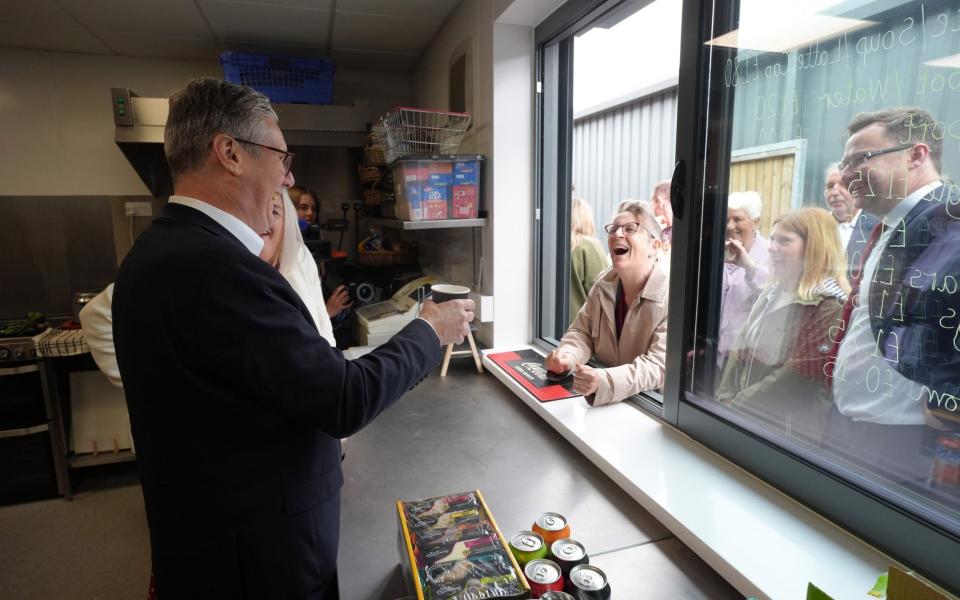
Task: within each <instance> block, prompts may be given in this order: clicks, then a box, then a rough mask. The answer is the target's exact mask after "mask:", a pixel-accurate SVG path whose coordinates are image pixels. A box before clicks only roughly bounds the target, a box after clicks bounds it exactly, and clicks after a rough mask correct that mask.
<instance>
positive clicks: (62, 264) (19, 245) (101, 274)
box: [0, 196, 117, 319]
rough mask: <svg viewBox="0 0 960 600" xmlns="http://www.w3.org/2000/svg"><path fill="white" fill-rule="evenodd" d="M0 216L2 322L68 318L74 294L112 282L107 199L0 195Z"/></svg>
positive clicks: (113, 252)
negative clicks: (33, 316) (34, 316)
mask: <svg viewBox="0 0 960 600" xmlns="http://www.w3.org/2000/svg"><path fill="white" fill-rule="evenodd" d="M0 215H2V217H3V235H0V319H8V318H14V317H22V316H23V315H24V314H25V313H26V312H27V311H40V312H43V313H45V314H48V315H69V314H71V312H72V301H73V293H74V292H78V291H100V290H101V289H103V288H104V287H106V285H107V284H108V283H110V282H111V281H113V276H114V272H115V271H116V268H117V258H116V249H115V246H114V236H113V223H112V206H111V201H110V199H108V198H63V197H56V198H51V197H37V196H30V197H0Z"/></svg>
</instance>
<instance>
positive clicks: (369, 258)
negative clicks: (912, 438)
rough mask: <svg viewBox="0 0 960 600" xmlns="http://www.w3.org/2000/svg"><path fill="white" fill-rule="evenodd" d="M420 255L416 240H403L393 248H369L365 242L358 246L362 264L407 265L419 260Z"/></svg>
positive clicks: (359, 258) (358, 257) (358, 255)
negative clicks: (364, 244)
mask: <svg viewBox="0 0 960 600" xmlns="http://www.w3.org/2000/svg"><path fill="white" fill-rule="evenodd" d="M419 257H420V246H419V245H418V244H417V243H416V242H402V244H401V245H400V247H398V248H395V249H393V250H367V249H365V248H364V247H363V244H360V245H358V246H357V259H358V260H359V261H360V264H361V265H367V266H386V265H405V264H411V263H415V262H417V259H418V258H419Z"/></svg>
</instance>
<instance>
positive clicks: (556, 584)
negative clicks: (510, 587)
mask: <svg viewBox="0 0 960 600" xmlns="http://www.w3.org/2000/svg"><path fill="white" fill-rule="evenodd" d="M523 574H524V575H526V577H527V583H529V584H530V596H531V597H533V598H539V597H540V596H542V595H543V594H544V593H546V592H550V591H554V592H562V591H563V583H564V582H563V574H562V573H561V572H560V567H558V566H557V563H555V562H553V561H552V560H548V559H546V558H538V559H536V560H531V561H530V562H528V563H527V566H525V567H524V568H523Z"/></svg>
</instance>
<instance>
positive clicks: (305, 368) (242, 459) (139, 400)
mask: <svg viewBox="0 0 960 600" xmlns="http://www.w3.org/2000/svg"><path fill="white" fill-rule="evenodd" d="M113 319H114V321H113V323H114V337H115V344H116V349H117V361H118V363H119V366H120V373H121V375H122V378H123V384H124V390H125V392H126V398H127V404H128V407H129V412H130V422H131V426H132V429H133V436H134V440H135V442H136V448H137V460H138V463H139V467H140V473H141V480H142V483H143V492H144V500H145V503H146V508H147V518H148V521H149V525H150V536H151V542H152V546H153V559H154V569H155V571H156V575H157V585H158V590H159V593H160V594H161V595H162V596H161V597H164V598H167V597H170V598H186V597H230V598H240V597H284V598H287V597H289V598H299V597H309V598H322V597H324V596H323V593H324V592H323V591H322V590H323V588H324V587H325V586H326V587H328V588H329V585H328V584H329V583H330V578H331V577H332V578H333V579H334V580H335V568H336V564H335V560H336V543H337V535H338V523H339V488H340V486H341V484H342V482H343V475H342V472H341V469H340V457H341V452H340V441H339V438H341V437H345V436H348V435H351V434H353V433H355V432H357V431H358V430H359V429H360V428H362V427H363V426H364V425H366V424H367V423H369V422H370V421H371V420H373V418H374V417H376V416H377V415H378V414H379V413H380V412H382V411H383V410H384V409H385V408H387V407H388V406H390V405H391V404H392V403H393V402H395V401H396V400H397V399H399V398H400V396H401V395H402V394H403V393H405V392H406V391H407V390H409V389H411V388H412V387H413V386H414V385H416V384H417V383H418V382H419V381H420V380H421V379H422V378H423V377H425V376H426V375H427V373H428V372H429V371H430V370H432V369H433V368H434V367H435V366H436V365H437V363H438V362H439V361H440V358H441V346H440V344H439V342H438V339H437V336H436V334H435V333H434V331H433V330H432V328H431V327H430V325H429V324H428V323H426V322H424V321H422V320H415V321H414V322H413V323H411V324H410V325H408V326H407V327H405V328H404V329H403V330H402V331H401V332H400V333H398V334H397V335H396V336H395V337H394V338H393V339H392V340H390V341H389V342H388V343H386V344H384V345H383V346H381V347H380V348H379V349H378V350H377V351H375V352H373V353H371V354H369V355H367V356H365V357H363V358H361V359H358V360H355V361H346V360H344V358H343V356H342V354H341V352H340V351H339V350H337V349H335V348H331V347H330V346H329V345H328V344H327V342H326V341H324V340H323V338H321V337H320V335H319V333H318V332H317V330H316V328H315V326H314V324H313V322H312V320H311V318H310V315H309V313H308V311H307V309H306V307H305V306H304V304H303V302H302V301H301V300H300V298H299V297H298V296H297V294H296V293H295V292H294V291H293V289H292V288H291V287H290V285H289V284H288V283H287V281H286V280H285V279H284V278H283V277H282V276H281V275H280V274H279V273H278V272H277V271H276V270H275V269H273V268H271V267H270V266H269V265H267V263H265V262H264V261H262V260H261V259H260V258H258V257H257V256H255V255H253V254H252V253H251V252H250V251H249V250H248V249H247V248H246V247H244V246H243V245H242V244H241V243H240V242H239V241H238V240H237V239H236V238H235V237H234V236H233V235H231V234H230V233H229V232H227V231H226V230H225V229H223V228H222V227H221V226H220V225H218V224H217V223H216V222H215V221H213V220H212V219H210V218H208V217H207V216H206V215H204V214H203V213H201V212H199V211H196V210H194V209H192V208H189V207H186V206H182V205H175V204H170V205H167V206H166V207H164V209H163V211H162V212H161V214H160V216H159V217H158V218H157V219H156V220H155V221H154V222H153V224H152V225H151V226H150V228H149V229H147V231H145V232H144V233H143V234H142V235H141V236H140V237H139V239H138V240H137V242H136V244H135V245H134V246H133V249H132V250H131V251H130V253H129V255H128V256H127V258H126V259H125V260H124V261H123V264H122V265H121V266H120V270H119V274H118V276H117V281H116V286H115V289H114V297H113ZM317 507H320V509H318V508H317ZM314 510H321V511H322V514H312V513H311V512H310V511H314ZM304 515H307V516H304ZM325 523H326V525H324V524H325ZM331 538H332V539H331ZM331 548H332V553H333V556H332V559H331V557H330V550H331ZM318 563H319V564H318ZM325 563H326V564H325Z"/></svg>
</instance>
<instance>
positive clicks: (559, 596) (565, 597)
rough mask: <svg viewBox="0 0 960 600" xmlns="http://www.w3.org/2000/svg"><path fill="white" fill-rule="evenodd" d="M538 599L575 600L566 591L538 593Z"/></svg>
mask: <svg viewBox="0 0 960 600" xmlns="http://www.w3.org/2000/svg"><path fill="white" fill-rule="evenodd" d="M540 600H576V598H574V597H573V596H571V595H570V594H568V593H566V592H544V593H543V594H541V595H540Z"/></svg>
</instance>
